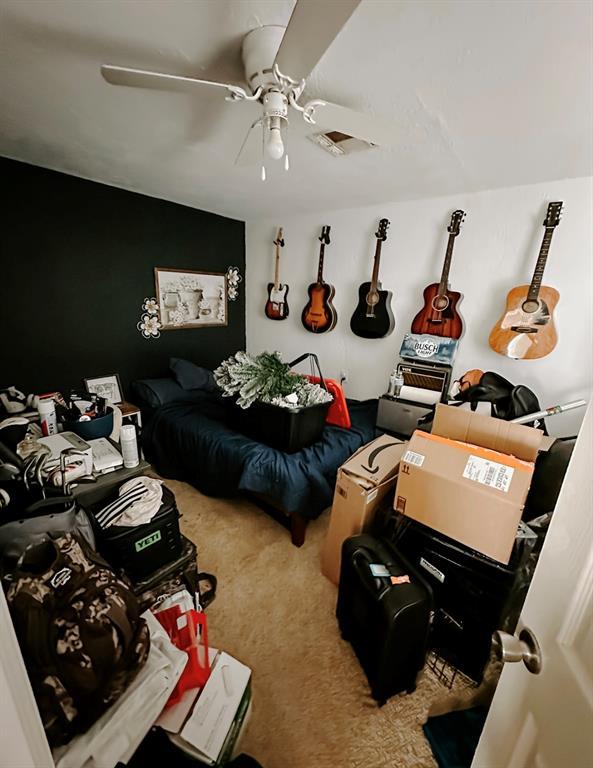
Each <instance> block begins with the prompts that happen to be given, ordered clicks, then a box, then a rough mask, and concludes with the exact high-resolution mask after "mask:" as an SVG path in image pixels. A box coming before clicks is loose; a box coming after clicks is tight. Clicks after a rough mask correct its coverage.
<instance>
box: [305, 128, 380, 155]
mask: <svg viewBox="0 0 593 768" xmlns="http://www.w3.org/2000/svg"><path fill="white" fill-rule="evenodd" d="M307 138H308V139H310V140H311V141H312V142H313V143H314V144H317V145H318V146H319V147H321V148H322V149H325V151H326V152H329V153H330V155H333V156H334V157H341V156H342V155H351V154H353V153H354V152H361V151H363V150H365V149H372V148H373V147H374V146H375V144H371V143H370V142H368V141H362V140H361V139H355V138H354V136H349V135H348V134H347V133H340V132H339V131H328V132H327V133H314V134H312V135H310V136H308V137H307Z"/></svg>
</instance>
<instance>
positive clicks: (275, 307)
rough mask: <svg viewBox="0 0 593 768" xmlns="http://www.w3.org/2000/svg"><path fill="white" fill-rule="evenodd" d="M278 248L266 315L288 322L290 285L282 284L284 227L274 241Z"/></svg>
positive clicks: (272, 318) (269, 286)
mask: <svg viewBox="0 0 593 768" xmlns="http://www.w3.org/2000/svg"><path fill="white" fill-rule="evenodd" d="M274 245H275V246H276V258H275V267H274V282H273V283H268V300H267V301H266V308H265V313H266V317H269V318H270V320H286V318H287V317H288V301H287V296H288V285H287V284H286V283H284V284H283V283H281V282H280V249H281V248H284V237H283V233H282V227H280V229H279V230H278V235H277V237H276V239H275V240H274Z"/></svg>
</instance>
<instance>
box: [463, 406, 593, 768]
mask: <svg viewBox="0 0 593 768" xmlns="http://www.w3.org/2000/svg"><path fill="white" fill-rule="evenodd" d="M592 475H593V409H592V406H591V402H590V404H589V407H588V409H587V413H586V415H585V419H584V421H583V425H582V427H581V431H580V433H579V438H578V440H577V444H576V446H575V450H574V452H573V456H572V460H571V462H570V464H569V467H568V471H567V473H566V478H565V481H564V485H563V486H562V490H561V492H560V496H559V498H558V503H557V505H556V511H555V512H554V516H553V518H552V523H551V525H550V529H549V531H548V534H547V537H546V542H545V544H544V547H543V550H542V553H541V556H540V560H539V562H538V565H537V568H536V571H535V574H534V577H533V581H532V583H531V587H530V589H529V593H528V595H527V600H526V601H525V606H524V608H523V612H522V614H521V620H520V622H519V627H518V628H517V634H518V633H519V631H520V629H521V628H522V627H528V628H529V629H531V630H532V631H533V633H534V635H535V637H536V638H537V640H538V642H539V644H540V647H541V653H542V671H541V673H540V674H538V675H534V674H531V673H530V672H528V670H527V669H526V667H525V666H524V664H523V663H522V662H518V663H513V664H509V663H507V664H505V666H504V668H503V672H502V676H501V679H500V683H499V685H498V688H497V690H496V693H495V695H494V700H493V702H492V707H491V709H490V713H489V715H488V719H487V721H486V725H485V727H484V731H483V733H482V738H481V739H480V743H479V744H478V749H477V751H476V754H475V757H474V760H473V763H472V768H591V766H593V484H592V479H591V478H592Z"/></svg>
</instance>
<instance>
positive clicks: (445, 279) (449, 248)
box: [439, 233, 456, 296]
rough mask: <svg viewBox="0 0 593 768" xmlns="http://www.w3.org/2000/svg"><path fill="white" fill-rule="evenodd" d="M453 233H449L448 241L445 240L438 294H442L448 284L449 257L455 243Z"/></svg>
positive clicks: (450, 257) (451, 256)
mask: <svg viewBox="0 0 593 768" xmlns="http://www.w3.org/2000/svg"><path fill="white" fill-rule="evenodd" d="M455 237H456V235H454V234H452V233H451V234H449V241H448V242H447V252H446V254H445V263H444V264H443V271H442V273H441V281H440V283H439V296H443V295H444V294H445V293H446V292H447V288H448V286H449V270H450V269H451V259H452V258H453V245H454V243H455Z"/></svg>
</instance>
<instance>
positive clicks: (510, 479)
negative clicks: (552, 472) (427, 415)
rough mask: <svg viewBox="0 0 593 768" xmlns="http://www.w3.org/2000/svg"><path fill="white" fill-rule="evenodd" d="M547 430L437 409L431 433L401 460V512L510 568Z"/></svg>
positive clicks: (417, 438)
mask: <svg viewBox="0 0 593 768" xmlns="http://www.w3.org/2000/svg"><path fill="white" fill-rule="evenodd" d="M542 439H543V433H542V432H540V431H539V430H537V429H533V428H532V427H525V426H521V425H519V424H512V423H510V422H508V421H503V420H501V419H495V418H492V417H490V416H483V415H481V414H477V413H472V412H471V411H466V410H462V409H459V408H452V407H450V406H447V405H437V408H436V414H435V419H434V424H433V428H432V433H431V434H428V433H425V432H420V431H416V432H414V434H413V435H412V438H411V439H410V442H409V444H408V447H407V450H406V452H405V454H404V456H403V457H402V461H401V466H400V472H399V475H398V481H397V488H396V492H395V502H394V504H395V508H396V509H397V511H398V512H401V513H402V514H404V515H407V516H408V517H411V518H413V519H414V520H417V521H418V522H420V523H423V524H424V525H427V526H429V527H430V528H433V529H434V530H436V531H439V532H440V533H443V534H445V535H446V536H449V537H450V538H452V539H455V540H456V541H459V542H461V543H462V544H465V545H466V546H468V547H470V548H472V549H475V550H477V551H478V552H481V553H483V554H485V555H487V556H488V557H491V558H493V559H494V560H498V561H499V562H501V563H508V562H509V558H510V555H511V552H512V549H513V544H514V541H515V536H516V533H517V525H518V523H519V521H520V519H521V513H522V511H523V506H524V504H525V499H526V497H527V492H528V490H529V486H530V484H531V477H532V475H533V469H534V462H535V459H536V457H537V454H538V451H539V449H540V447H541V445H542Z"/></svg>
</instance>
